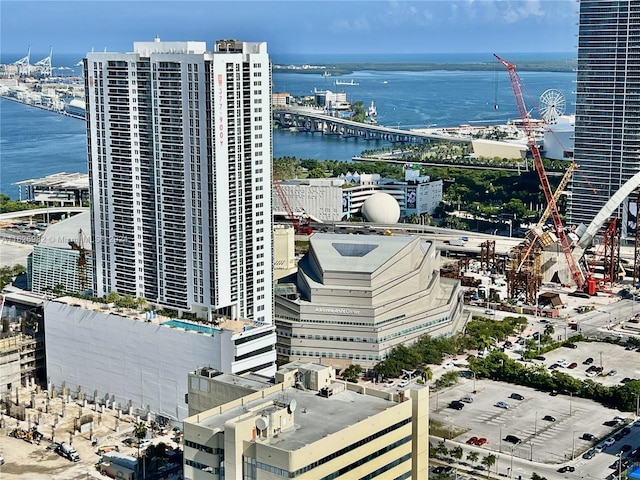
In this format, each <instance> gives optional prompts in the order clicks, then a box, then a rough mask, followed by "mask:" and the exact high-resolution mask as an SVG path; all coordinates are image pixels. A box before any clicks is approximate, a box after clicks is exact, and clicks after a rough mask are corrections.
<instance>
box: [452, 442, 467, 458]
mask: <svg viewBox="0 0 640 480" xmlns="http://www.w3.org/2000/svg"><path fill="white" fill-rule="evenodd" d="M463 454H464V451H463V450H462V447H461V446H460V445H456V446H455V447H453V448H452V449H451V450H449V455H451V456H452V457H453V458H455V459H456V460H461V459H462V455H463Z"/></svg>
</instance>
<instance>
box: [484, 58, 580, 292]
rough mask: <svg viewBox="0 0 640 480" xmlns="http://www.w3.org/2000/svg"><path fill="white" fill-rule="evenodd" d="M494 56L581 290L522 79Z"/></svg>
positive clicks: (502, 60)
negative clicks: (502, 69)
mask: <svg viewBox="0 0 640 480" xmlns="http://www.w3.org/2000/svg"><path fill="white" fill-rule="evenodd" d="M494 56H495V57H496V59H498V61H499V62H500V63H501V64H502V65H503V66H504V67H505V68H506V69H507V72H509V80H510V81H511V87H512V89H513V94H514V97H515V100H516V104H517V106H518V111H519V113H520V118H521V119H522V126H523V129H524V131H525V134H526V136H527V143H528V144H529V150H530V151H531V155H532V156H533V162H534V166H535V168H536V172H537V173H538V177H539V179H540V184H541V186H542V190H543V192H544V196H545V199H546V200H547V204H548V205H549V210H550V211H551V218H552V219H553V224H554V227H555V231H556V235H557V236H558V240H559V241H560V245H561V246H562V252H563V253H564V256H565V258H566V260H567V265H568V266H569V270H570V272H571V277H572V279H573V281H574V282H575V284H576V286H577V287H578V289H581V288H582V287H583V285H584V283H585V278H584V276H583V274H582V272H581V271H580V268H579V267H578V265H577V263H576V261H575V259H574V258H573V253H572V251H571V245H570V244H569V240H568V237H567V232H566V231H565V228H564V224H563V223H562V218H561V217H560V212H558V206H557V205H556V202H555V200H554V198H553V193H552V191H551V185H550V184H549V178H548V177H547V172H546V170H545V168H544V164H543V163H542V157H541V156H540V149H539V147H538V143H537V141H536V138H535V135H534V133H533V127H532V125H531V118H530V116H529V114H528V113H527V108H526V106H525V103H524V98H523V94H522V88H521V81H520V77H519V76H518V74H517V72H516V67H515V65H513V64H511V63H509V62H507V61H506V60H504V59H502V58H500V57H499V56H498V55H496V54H494Z"/></svg>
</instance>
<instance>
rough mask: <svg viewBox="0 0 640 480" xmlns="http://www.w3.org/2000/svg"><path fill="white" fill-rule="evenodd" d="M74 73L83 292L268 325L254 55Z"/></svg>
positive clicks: (183, 46) (263, 93)
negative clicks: (84, 192)
mask: <svg viewBox="0 0 640 480" xmlns="http://www.w3.org/2000/svg"><path fill="white" fill-rule="evenodd" d="M133 50H134V51H133V53H106V52H105V53H89V54H87V58H86V59H85V61H84V68H85V83H86V85H85V86H86V105H87V136H88V156H89V176H90V183H91V199H92V201H91V213H92V231H93V253H94V256H93V258H94V262H95V263H94V268H95V270H94V272H95V285H94V287H95V294H96V295H98V296H103V295H106V294H108V293H109V292H112V291H117V292H118V293H120V294H121V295H122V294H129V295H133V296H136V297H144V298H146V299H147V300H149V301H152V302H157V303H158V304H160V305H162V306H165V307H168V308H172V309H177V310H180V311H192V312H198V313H200V314H203V313H205V312H206V313H207V314H208V315H209V316H210V317H213V316H215V315H224V316H226V317H229V318H232V319H234V318H248V319H253V320H255V321H257V322H264V323H271V322H272V310H273V300H272V260H271V236H272V226H271V224H272V222H271V155H272V150H271V66H270V60H269V56H268V54H267V45H266V43H248V42H240V41H236V40H220V41H217V42H216V44H215V49H214V51H213V52H210V51H207V49H206V43H204V42H161V41H160V40H159V39H156V41H154V42H136V43H134V49H133Z"/></svg>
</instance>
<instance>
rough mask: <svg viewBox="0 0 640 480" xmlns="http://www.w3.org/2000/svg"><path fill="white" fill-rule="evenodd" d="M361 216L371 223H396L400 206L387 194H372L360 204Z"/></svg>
mask: <svg viewBox="0 0 640 480" xmlns="http://www.w3.org/2000/svg"><path fill="white" fill-rule="evenodd" d="M361 212H362V216H363V217H364V218H365V220H366V221H367V222H371V223H398V220H399V219H400V205H398V202H397V201H396V199H395V198H393V197H392V196H391V195H389V194H388V193H382V192H378V193H374V194H373V195H371V196H370V197H369V198H367V199H366V200H365V201H364V203H363V204H362V210H361Z"/></svg>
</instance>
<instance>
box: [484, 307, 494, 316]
mask: <svg viewBox="0 0 640 480" xmlns="http://www.w3.org/2000/svg"><path fill="white" fill-rule="evenodd" d="M484 313H485V315H495V313H496V312H495V311H494V310H491V309H490V308H487V309H485V311H484Z"/></svg>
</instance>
